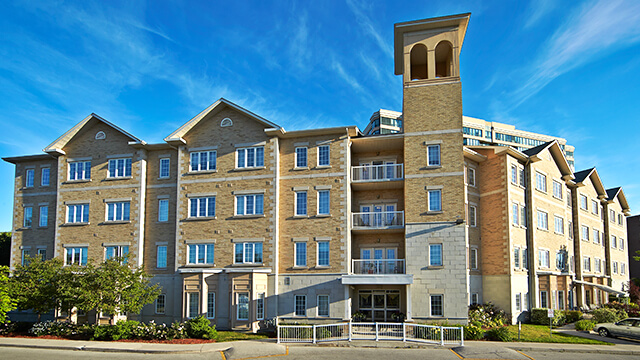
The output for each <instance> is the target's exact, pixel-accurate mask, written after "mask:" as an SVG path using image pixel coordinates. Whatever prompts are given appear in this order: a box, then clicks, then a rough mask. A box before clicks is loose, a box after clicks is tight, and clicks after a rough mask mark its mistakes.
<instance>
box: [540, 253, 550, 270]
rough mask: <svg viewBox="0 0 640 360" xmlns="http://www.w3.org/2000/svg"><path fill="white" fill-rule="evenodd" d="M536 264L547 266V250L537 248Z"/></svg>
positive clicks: (542, 266)
mask: <svg viewBox="0 0 640 360" xmlns="http://www.w3.org/2000/svg"><path fill="white" fill-rule="evenodd" d="M538 266H539V267H541V268H547V269H548V268H549V250H542V249H541V250H538Z"/></svg>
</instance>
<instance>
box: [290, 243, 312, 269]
mask: <svg viewBox="0 0 640 360" xmlns="http://www.w3.org/2000/svg"><path fill="white" fill-rule="evenodd" d="M293 247H294V248H293V257H294V266H295V267H306V266H307V251H308V250H307V243H306V242H305V241H296V242H294V243H293ZM302 252H304V254H302Z"/></svg>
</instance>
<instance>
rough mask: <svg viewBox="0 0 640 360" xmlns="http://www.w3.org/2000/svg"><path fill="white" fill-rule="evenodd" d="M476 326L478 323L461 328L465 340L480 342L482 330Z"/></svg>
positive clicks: (482, 335) (482, 336)
mask: <svg viewBox="0 0 640 360" xmlns="http://www.w3.org/2000/svg"><path fill="white" fill-rule="evenodd" d="M478 324H479V322H474V323H472V324H469V325H464V326H463V328H464V339H465V340H480V339H482V338H484V330H483V329H482V327H480V326H479V325H478Z"/></svg>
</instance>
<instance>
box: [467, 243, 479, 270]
mask: <svg viewBox="0 0 640 360" xmlns="http://www.w3.org/2000/svg"><path fill="white" fill-rule="evenodd" d="M469 267H470V268H471V270H478V248H475V247H472V248H469Z"/></svg>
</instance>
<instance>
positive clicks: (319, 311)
mask: <svg viewBox="0 0 640 360" xmlns="http://www.w3.org/2000/svg"><path fill="white" fill-rule="evenodd" d="M320 298H325V299H326V309H325V308H321V307H320V305H321V304H323V303H322V302H321V300H320ZM329 299H330V298H329V295H327V294H321V295H318V297H317V299H316V300H317V307H318V309H317V313H316V314H317V316H318V317H329V309H330V308H331V306H330V305H331V303H330V302H329Z"/></svg>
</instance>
